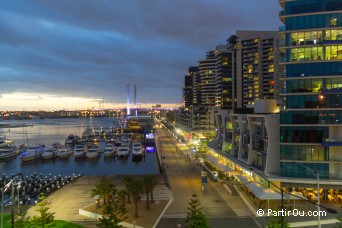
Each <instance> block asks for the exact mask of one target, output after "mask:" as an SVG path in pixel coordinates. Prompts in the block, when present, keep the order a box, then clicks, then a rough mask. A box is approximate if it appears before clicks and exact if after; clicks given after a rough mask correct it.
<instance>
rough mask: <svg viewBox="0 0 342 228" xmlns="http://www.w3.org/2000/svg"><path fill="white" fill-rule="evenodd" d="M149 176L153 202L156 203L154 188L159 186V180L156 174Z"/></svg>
mask: <svg viewBox="0 0 342 228" xmlns="http://www.w3.org/2000/svg"><path fill="white" fill-rule="evenodd" d="M149 178H150V184H151V191H150V193H151V203H154V200H153V190H154V189H155V188H156V187H157V185H158V180H157V178H156V176H154V175H150V176H149Z"/></svg>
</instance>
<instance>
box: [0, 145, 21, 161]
mask: <svg viewBox="0 0 342 228" xmlns="http://www.w3.org/2000/svg"><path fill="white" fill-rule="evenodd" d="M17 154H18V149H17V148H16V147H14V146H7V147H1V148H0V160H1V159H6V158H11V157H15V156H17Z"/></svg>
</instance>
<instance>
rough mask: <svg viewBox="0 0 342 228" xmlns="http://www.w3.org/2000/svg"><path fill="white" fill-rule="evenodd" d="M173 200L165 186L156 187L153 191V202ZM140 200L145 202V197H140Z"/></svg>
mask: <svg viewBox="0 0 342 228" xmlns="http://www.w3.org/2000/svg"><path fill="white" fill-rule="evenodd" d="M170 199H173V197H172V194H171V191H170V190H169V189H168V188H167V187H166V185H157V187H156V188H155V189H154V190H153V200H170ZM141 200H146V195H142V196H141Z"/></svg>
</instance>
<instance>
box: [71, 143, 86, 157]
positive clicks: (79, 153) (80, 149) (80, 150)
mask: <svg viewBox="0 0 342 228" xmlns="http://www.w3.org/2000/svg"><path fill="white" fill-rule="evenodd" d="M85 153H86V146H85V145H83V144H76V145H75V148H74V156H75V158H84V156H85Z"/></svg>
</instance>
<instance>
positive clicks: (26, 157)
mask: <svg viewBox="0 0 342 228" xmlns="http://www.w3.org/2000/svg"><path fill="white" fill-rule="evenodd" d="M43 153H44V145H42V144H36V145H33V146H29V147H28V148H27V149H26V150H25V151H24V152H22V153H21V155H20V157H21V160H22V161H32V160H35V159H36V158H40V157H41V156H42V154H43Z"/></svg>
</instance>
